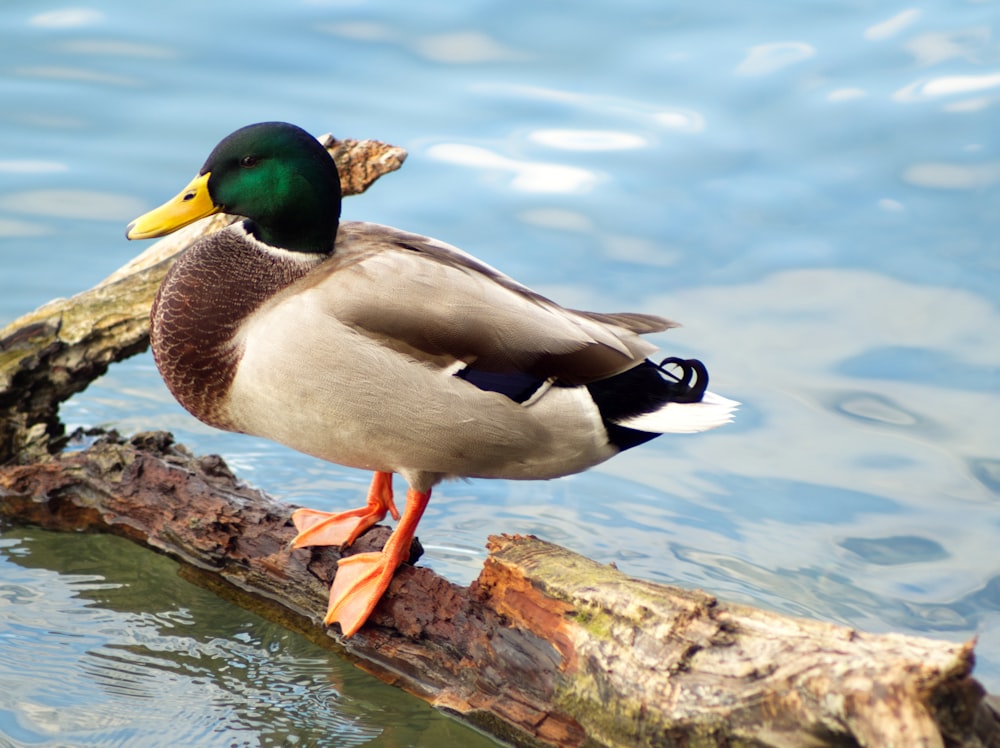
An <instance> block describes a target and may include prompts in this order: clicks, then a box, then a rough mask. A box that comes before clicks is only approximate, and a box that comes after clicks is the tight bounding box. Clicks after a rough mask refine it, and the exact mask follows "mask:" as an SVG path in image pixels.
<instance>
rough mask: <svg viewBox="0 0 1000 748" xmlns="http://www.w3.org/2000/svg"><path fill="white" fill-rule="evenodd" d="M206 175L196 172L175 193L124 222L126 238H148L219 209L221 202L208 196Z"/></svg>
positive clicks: (181, 226)
mask: <svg viewBox="0 0 1000 748" xmlns="http://www.w3.org/2000/svg"><path fill="white" fill-rule="evenodd" d="M210 175H211V172H208V173H207V174H200V175H198V176H197V177H195V178H194V179H192V180H191V183H190V184H189V185H188V186H187V187H185V188H184V189H183V190H181V193H180V194H179V195H177V197H174V198H171V199H170V200H168V201H167V202H165V203H163V205H161V206H160V207H159V208H153V210H151V211H149V212H148V213H144V214H143V215H141V216H139V217H138V218H136V219H135V220H134V221H132V223H130V224H129V225H128V228H127V229H126V231H125V236H127V237H128V238H129V239H152V238H154V237H157V236H163V235H165V234H169V233H171V232H172V231H176V230H177V229H180V228H183V227H185V226H187V225H188V224H189V223H194V222H195V221H197V220H198V219H199V218H204V217H205V216H210V215H212V214H213V213H218V212H220V211H221V210H222V208H221V206H218V205H216V204H215V203H214V202H212V196H211V195H209V194H208V178H209V176H210Z"/></svg>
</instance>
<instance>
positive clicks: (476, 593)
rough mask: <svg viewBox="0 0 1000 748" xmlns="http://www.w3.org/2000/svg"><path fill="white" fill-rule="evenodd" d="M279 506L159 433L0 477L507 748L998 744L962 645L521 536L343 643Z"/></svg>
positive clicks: (420, 586)
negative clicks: (780, 607)
mask: <svg viewBox="0 0 1000 748" xmlns="http://www.w3.org/2000/svg"><path fill="white" fill-rule="evenodd" d="M293 509H294V507H292V506H288V505H284V504H281V503H278V502H276V501H275V500H273V499H272V498H270V497H268V496H266V495H265V494H263V493H261V492H259V491H257V490H256V489H253V488H251V487H248V486H246V485H245V484H243V483H242V482H240V481H238V480H237V478H236V477H235V476H234V475H233V474H232V473H231V472H230V471H229V469H228V468H227V467H226V465H225V463H224V462H223V461H222V459H221V458H219V457H214V456H209V457H195V456H193V455H191V454H190V452H188V451H187V450H186V449H184V448H183V447H181V446H179V445H176V444H174V443H173V441H172V439H171V437H170V435H169V434H165V433H162V432H158V433H145V434H138V435H136V436H134V437H132V438H131V439H127V440H126V439H122V438H120V437H118V436H117V435H114V434H104V435H100V436H98V437H96V441H94V443H93V444H92V445H90V446H89V447H87V448H86V449H84V450H80V451H72V452H65V453H62V454H59V455H56V456H54V457H53V458H52V459H51V460H49V461H46V462H42V463H34V464H30V465H10V466H6V467H3V468H0V514H2V516H3V517H5V518H7V519H13V520H16V521H18V522H28V523H32V524H37V525H41V526H43V527H46V528H49V529H54V530H63V531H80V530H90V531H104V532H112V533H115V534H118V535H122V536H125V537H128V538H130V539H132V540H134V541H136V542H139V543H143V544H145V545H147V546H149V547H150V548H153V549H156V550H157V551H160V552H162V553H166V554H168V555H170V556H171V557H173V558H175V559H178V560H179V561H181V562H182V563H184V564H186V565H188V566H189V567H190V568H191V569H192V570H193V572H195V574H196V576H197V577H199V578H200V580H201V581H202V583H204V584H207V585H209V586H212V587H213V588H214V589H217V590H219V591H220V592H222V593H223V594H225V595H226V596H227V597H229V598H230V599H233V600H234V601H236V602H237V603H239V604H241V605H243V606H245V607H247V608H249V609H252V610H254V611H255V612H257V613H259V614H261V615H264V616H265V617H268V618H270V619H272V620H277V621H280V622H282V623H283V624H284V625H286V626H288V627H290V628H293V629H295V630H297V631H300V632H302V633H304V634H306V635H307V636H309V637H310V638H312V639H313V640H314V641H321V642H325V643H326V644H327V645H328V646H332V647H334V648H337V649H339V650H341V651H342V652H343V653H344V654H346V655H347V656H349V657H352V658H354V659H355V660H356V662H357V663H358V664H359V666H361V667H362V668H364V669H365V670H367V671H368V672H370V673H372V674H374V675H376V676H377V677H379V678H381V679H382V680H385V681H387V682H389V683H392V684H395V685H397V686H399V687H401V688H404V689H406V690H407V691H410V692H412V693H414V694H417V695H418V696H421V697H422V698H424V699H426V700H428V701H429V702H431V703H432V704H434V705H436V706H437V707H439V708H441V709H444V710H447V711H449V712H451V713H454V714H456V715H459V716H460V717H461V718H463V719H464V720H467V721H469V722H471V723H473V724H475V725H477V726H478V727H480V728H482V729H484V730H487V731H489V732H491V733H493V734H495V735H498V736H499V737H501V738H503V739H504V740H506V741H508V742H511V743H513V744H515V745H526V746H527V745H554V746H584V745H605V746H662V745H685V746H687V745H699V746H845V745H859V746H872V747H873V748H875V747H878V748H888V747H890V746H899V747H900V748H903V747H905V748H914V747H916V746H926V747H928V748H930V747H932V746H934V747H938V746H941V747H943V746H988V745H1000V720H998V717H997V714H996V712H994V710H993V708H992V707H991V706H990V704H989V703H988V702H987V701H985V700H984V698H983V696H984V692H983V689H982V687H981V686H980V685H979V684H978V683H977V682H976V681H975V680H974V679H973V678H972V677H971V671H972V666H973V650H972V644H971V643H966V644H954V643H950V642H941V641H935V640H931V639H924V638H919V637H912V636H902V635H897V634H883V635H874V634H866V633H863V632H860V631H857V630H854V629H851V628H846V627H843V626H837V625H832V624H827V623H820V622H815V621H808V620H803V619H797V618H788V617H785V616H782V615H779V614H776V613H771V612H768V611H764V610H759V609H756V608H752V607H749V606H745V605H733V604H729V603H724V602H721V601H719V600H717V599H716V598H715V597H713V596H712V595H709V594H707V593H705V592H700V591H691V590H684V589H680V588H676V587H670V586H666V585H661V584H654V583H650V582H644V581H641V580H637V579H631V578H629V577H627V576H626V575H625V574H623V573H622V572H620V571H618V570H617V569H615V568H613V567H611V566H603V565H600V564H598V563H596V562H594V561H590V560H588V559H586V558H584V557H582V556H579V555H577V554H575V553H572V552H571V551H568V550H566V549H563V548H559V547H558V546H554V545H552V544H549V543H546V542H544V541H542V540H538V539H537V538H533V537H511V536H500V537H491V538H490V540H489V549H490V554H489V557H488V559H487V561H486V564H485V565H484V567H483V570H482V572H481V573H480V575H479V577H478V579H477V580H476V581H474V582H473V583H472V584H471V585H470V586H468V587H462V586H459V585H456V584H453V583H451V582H449V581H447V580H445V579H443V578H442V577H440V576H438V575H436V574H434V573H433V572H432V571H431V570H429V569H426V568H420V567H415V566H403V567H401V569H400V571H399V572H398V573H397V575H396V577H395V579H394V580H393V582H392V584H391V585H390V587H389V590H388V591H387V593H386V595H385V597H384V599H383V600H382V601H381V602H380V603H379V605H378V606H377V608H376V609H375V612H374V613H373V615H372V618H371V620H370V623H369V624H368V625H366V626H365V627H364V628H363V629H362V630H361V631H360V632H359V633H357V634H356V635H355V636H353V637H351V638H350V639H343V638H342V637H340V636H339V634H338V633H337V630H336V629H324V627H323V625H322V618H323V615H324V613H325V610H326V601H327V596H328V586H329V583H330V581H331V580H332V578H333V575H334V574H335V572H336V565H337V560H338V559H339V558H340V557H341V555H340V552H339V551H338V550H337V549H333V548H311V549H302V550H296V551H291V550H290V549H289V543H290V541H291V539H292V537H293V536H294V534H295V531H294V528H293V527H292V525H291V523H290V521H289V515H290V513H291V511H292V510H293ZM388 533H389V531H388V528H385V527H377V528H373V530H371V531H369V532H368V533H366V534H365V535H364V536H362V538H360V539H359V540H358V542H357V543H356V544H355V546H354V547H352V548H350V549H347V550H346V551H345V555H350V554H353V553H358V552H364V551H370V550H376V549H378V548H380V547H381V545H382V543H384V542H385V539H386V538H387V537H388ZM418 552H419V549H418ZM415 555H416V554H415Z"/></svg>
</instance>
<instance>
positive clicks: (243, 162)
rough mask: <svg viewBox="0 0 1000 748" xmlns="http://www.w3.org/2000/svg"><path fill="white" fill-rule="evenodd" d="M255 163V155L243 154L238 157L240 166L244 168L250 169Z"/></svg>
mask: <svg viewBox="0 0 1000 748" xmlns="http://www.w3.org/2000/svg"><path fill="white" fill-rule="evenodd" d="M256 165H257V157H256V156H244V157H243V158H241V159H240V166H242V167H243V168H244V169H250V168H252V167H254V166H256Z"/></svg>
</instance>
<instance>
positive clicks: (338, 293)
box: [308, 223, 674, 384]
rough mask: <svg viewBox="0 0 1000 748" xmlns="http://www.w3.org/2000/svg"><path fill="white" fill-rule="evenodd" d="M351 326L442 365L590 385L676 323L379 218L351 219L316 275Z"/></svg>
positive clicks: (631, 361)
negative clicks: (613, 308)
mask: <svg viewBox="0 0 1000 748" xmlns="http://www.w3.org/2000/svg"><path fill="white" fill-rule="evenodd" d="M308 282H309V283H311V284H314V285H315V287H316V288H315V290H316V291H318V292H320V293H321V294H322V296H323V302H322V303H323V306H324V309H326V310H327V311H328V313H329V314H331V315H333V316H334V317H336V319H337V320H338V321H339V322H340V323H341V324H344V325H347V326H349V327H352V328H354V329H355V330H358V331H360V332H363V333H364V334H365V335H367V336H369V337H372V338H375V339H377V340H378V341H379V342H380V343H381V344H382V345H385V346H388V347H392V348H395V349H398V350H400V351H403V352H406V353H408V354H409V355H412V356H414V357H416V358H418V359H421V360H424V361H426V362H428V363H433V364H434V365H438V366H442V367H449V366H454V365H455V364H456V363H457V362H464V363H465V364H466V365H468V366H469V367H474V368H475V369H476V370H478V371H483V372H494V373H498V374H512V373H527V374H530V375H533V376H536V377H540V378H549V377H553V378H555V379H557V380H558V381H561V382H564V383H566V384H584V383H586V382H590V381H593V380H595V379H601V378H603V377H607V376H611V375H613V374H616V373H618V372H620V371H624V370H626V369H629V368H631V367H632V366H634V365H635V363H636V362H637V361H640V360H642V359H644V358H645V357H646V356H647V355H649V354H650V353H652V352H653V351H655V350H656V349H655V347H654V346H653V345H651V344H650V343H647V342H645V341H643V340H642V339H640V337H639V335H640V334H642V333H648V332H658V331H661V330H666V329H668V328H669V327H672V326H674V325H673V323H672V322H669V321H668V320H665V319H663V318H660V317H654V316H652V315H643V314H630V313H624V314H599V313H592V312H579V311H573V310H569V309H565V308H563V307H561V306H559V305H558V304H556V303H554V302H552V301H550V300H549V299H546V298H545V297H543V296H541V295H540V294H537V293H535V292H533V291H531V290H530V289H528V288H526V287H524V286H522V285H521V284H519V283H517V282H516V281H514V280H512V279H511V278H509V277H508V276H506V275H504V274H502V273H500V272H499V271H497V270H494V269H493V268H491V267H489V266H488V265H486V264H484V263H481V262H479V261H478V260H476V259H475V258H473V257H471V256H470V255H468V254H466V253H464V252H462V251H461V250H459V249H456V248H455V247H451V246H449V245H447V244H443V243H441V242H438V241H436V240H434V239H429V238H427V237H423V236H419V235H417V234H410V233H406V232H403V231H399V230H398V229H393V228H389V227H386V226H380V225H377V224H370V223H344V224H342V225H341V227H340V231H339V233H338V236H337V245H336V249H335V252H334V256H333V257H332V258H331V260H330V261H328V262H327V263H324V265H322V266H320V268H317V270H316V271H314V272H313V273H311V274H310V276H309V278H308Z"/></svg>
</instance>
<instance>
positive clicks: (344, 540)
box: [292, 472, 399, 548]
mask: <svg viewBox="0 0 1000 748" xmlns="http://www.w3.org/2000/svg"><path fill="white" fill-rule="evenodd" d="M386 512H389V513H390V514H392V518H393V519H399V510H398V509H396V505H395V504H394V503H393V501H392V473H382V472H376V473H375V475H374V476H372V484H371V487H369V489H368V503H367V504H366V505H365V506H363V507H361V508H359V509H351V510H350V511H347V512H321V511H319V510H318V509H296V510H295V512H293V513H292V522H294V523H295V529H296V530H298V531H299V534H298V535H296V536H295V539H294V540H293V541H292V548H302V547H304V546H307V545H340V546H344V545H350V544H351V543H353V542H354V541H355V540H357V539H358V538H359V537H360V536H361V533H363V532H364V531H365V530H367V529H368V528H369V527H371V526H372V525H374V524H376V523H377V522H381V521H382V519H383V518H384V517H385V514H386Z"/></svg>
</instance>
